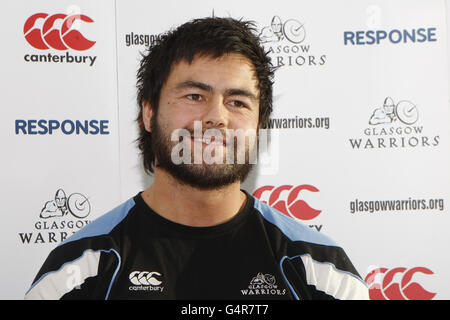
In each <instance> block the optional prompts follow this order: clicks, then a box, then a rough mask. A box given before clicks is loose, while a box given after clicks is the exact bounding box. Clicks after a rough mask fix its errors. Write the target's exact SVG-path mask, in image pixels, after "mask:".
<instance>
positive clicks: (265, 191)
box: [253, 184, 322, 220]
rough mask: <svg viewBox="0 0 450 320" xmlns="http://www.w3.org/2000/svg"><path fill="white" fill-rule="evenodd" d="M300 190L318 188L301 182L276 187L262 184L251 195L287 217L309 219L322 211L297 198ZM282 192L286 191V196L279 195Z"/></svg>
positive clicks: (314, 189) (311, 190) (316, 190)
mask: <svg viewBox="0 0 450 320" xmlns="http://www.w3.org/2000/svg"><path fill="white" fill-rule="evenodd" d="M302 190H307V191H310V192H319V189H317V188H316V187H314V186H311V185H308V184H302V185H300V186H297V187H294V186H291V185H283V186H280V187H277V188H276V187H274V186H263V187H261V188H258V189H257V190H256V191H255V192H254V193H253V196H254V197H256V198H258V199H260V200H261V201H262V202H264V203H267V204H268V205H269V206H271V207H272V208H275V209H277V210H278V211H281V212H282V213H284V214H285V215H287V216H289V217H292V218H297V219H301V220H311V219H313V218H315V217H317V216H318V215H319V214H320V213H321V212H322V211H321V210H316V209H313V208H311V207H310V206H309V205H308V204H307V203H306V202H305V201H304V200H301V199H299V193H300V191H302ZM283 192H287V193H288V195H287V197H280V196H281V193H283ZM263 198H264V199H263ZM265 199H267V201H266V200H265Z"/></svg>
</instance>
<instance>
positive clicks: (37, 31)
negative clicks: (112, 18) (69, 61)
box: [23, 13, 95, 51]
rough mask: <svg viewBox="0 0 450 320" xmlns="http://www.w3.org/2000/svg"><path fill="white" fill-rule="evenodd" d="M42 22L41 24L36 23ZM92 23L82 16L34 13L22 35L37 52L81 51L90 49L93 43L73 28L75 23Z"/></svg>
mask: <svg viewBox="0 0 450 320" xmlns="http://www.w3.org/2000/svg"><path fill="white" fill-rule="evenodd" d="M38 20H39V21H42V23H41V24H39V23H37V22H38ZM81 21H83V22H88V23H91V22H94V20H92V19H91V18H89V17H88V16H86V15H84V14H73V15H69V16H68V15H65V14H62V13H57V14H54V15H50V16H49V15H48V14H47V13H36V14H34V15H32V16H31V17H29V18H28V19H27V21H25V24H24V26H23V34H24V35H25V39H26V40H27V41H28V43H29V44H30V45H32V46H33V47H34V48H36V49H39V50H47V49H49V48H53V49H56V50H68V49H69V48H70V49H73V50H77V51H83V50H87V49H89V48H91V47H92V46H93V45H94V44H95V41H91V40H88V39H86V38H85V37H84V36H83V35H82V34H81V32H80V31H78V30H77V29H76V28H75V23H80V22H81Z"/></svg>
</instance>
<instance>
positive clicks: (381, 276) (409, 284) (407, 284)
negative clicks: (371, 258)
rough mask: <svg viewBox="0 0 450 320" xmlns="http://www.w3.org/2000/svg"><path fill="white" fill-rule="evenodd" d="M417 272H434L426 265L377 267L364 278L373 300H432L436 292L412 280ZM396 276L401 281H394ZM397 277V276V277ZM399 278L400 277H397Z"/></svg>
mask: <svg viewBox="0 0 450 320" xmlns="http://www.w3.org/2000/svg"><path fill="white" fill-rule="evenodd" d="M416 273H423V274H428V275H429V274H433V271H431V270H430V269H427V268H424V267H415V268H411V269H406V268H393V269H386V268H377V269H374V270H372V271H371V272H370V273H369V274H368V275H367V276H366V279H365V280H364V281H365V282H366V283H367V284H368V285H369V296H370V299H371V300H431V299H433V298H434V296H435V295H436V293H432V292H428V291H426V290H425V289H424V288H422V286H421V285H420V284H418V283H417V282H414V281H412V277H413V276H414V274H416ZM394 276H397V277H399V278H401V281H400V282H398V281H394ZM397 277H396V278H397ZM397 279H398V278H397Z"/></svg>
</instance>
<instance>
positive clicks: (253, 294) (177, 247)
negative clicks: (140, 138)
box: [25, 193, 369, 300]
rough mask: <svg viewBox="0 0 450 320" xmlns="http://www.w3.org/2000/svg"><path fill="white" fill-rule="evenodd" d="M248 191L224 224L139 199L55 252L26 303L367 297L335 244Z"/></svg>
mask: <svg viewBox="0 0 450 320" xmlns="http://www.w3.org/2000/svg"><path fill="white" fill-rule="evenodd" d="M246 194H247V201H246V204H245V206H244V207H243V208H242V209H241V210H240V212H238V213H237V214H236V215H235V216H234V217H233V219H231V220H230V221H227V222H225V223H223V224H220V225H216V226H212V227H191V226H186V225H182V224H178V223H175V222H173V221H170V220H167V219H165V218H164V217H162V216H161V215H159V214H157V213H156V212H154V211H153V210H152V209H151V208H150V207H149V205H148V204H147V203H146V202H144V200H143V198H142V196H141V194H140V193H139V194H137V195H136V196H135V197H133V198H131V199H129V200H128V201H126V202H124V203H123V204H121V205H120V206H118V207H117V208H115V209H113V210H111V211H110V212H108V213H106V214H105V215H103V216H101V217H100V218H98V219H97V220H95V221H94V222H92V223H90V224H89V225H87V226H86V227H84V228H83V229H82V230H80V231H79V232H77V233H76V234H74V235H73V236H72V237H70V238H68V239H67V240H66V241H65V242H63V243H62V244H60V245H59V246H58V247H56V248H55V249H54V250H53V251H52V252H51V253H50V254H49V256H48V258H47V260H46V261H45V263H44V264H43V266H42V267H41V269H40V271H39V272H38V274H37V275H36V278H35V279H34V281H33V284H32V285H31V288H30V289H29V290H28V291H27V293H26V295H25V298H26V299H207V300H211V299H218V300H222V299H236V300H237V299H251V300H264V299H270V300H275V299H283V300H286V299H289V300H292V299H300V300H302V299H368V298H369V294H368V288H367V285H366V284H365V283H364V281H363V280H362V279H361V277H360V276H359V274H358V272H357V271H356V270H355V268H354V266H353V265H352V263H351V261H350V259H349V258H348V257H347V255H346V253H345V252H344V250H343V249H342V248H341V247H339V246H338V245H337V244H336V243H335V242H334V241H333V240H331V239H330V238H329V237H327V236H325V235H324V234H322V233H319V232H317V231H313V230H312V229H310V228H309V227H307V226H305V225H303V224H302V223H300V222H298V221H296V220H294V219H292V218H289V217H287V216H286V215H284V214H282V213H281V212H279V211H277V210H275V209H273V208H272V207H270V206H268V205H266V204H265V203H263V202H261V201H260V200H258V199H256V198H254V197H252V196H251V195H249V194H248V193H246ZM218 205H220V204H218Z"/></svg>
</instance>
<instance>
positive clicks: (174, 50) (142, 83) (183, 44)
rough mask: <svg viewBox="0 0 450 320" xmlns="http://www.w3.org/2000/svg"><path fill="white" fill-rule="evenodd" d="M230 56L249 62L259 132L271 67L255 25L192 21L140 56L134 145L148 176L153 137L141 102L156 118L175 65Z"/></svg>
mask: <svg viewBox="0 0 450 320" xmlns="http://www.w3.org/2000/svg"><path fill="white" fill-rule="evenodd" d="M229 53H238V54H241V55H243V56H245V57H246V58H248V59H249V60H250V61H251V62H252V64H253V67H254V71H255V75H256V78H257V81H258V89H259V101H260V102H259V120H258V124H259V127H260V128H261V127H263V126H264V125H265V124H266V123H267V121H268V119H269V116H270V114H271V112H272V84H273V77H274V67H273V66H272V64H271V62H270V58H269V56H268V54H267V53H266V52H265V51H264V49H263V47H262V46H261V44H260V42H259V39H258V36H257V30H256V25H255V23H254V22H251V21H242V20H236V19H233V18H218V17H209V18H202V19H194V20H191V21H189V22H187V23H185V24H183V25H181V26H179V27H178V28H176V29H175V30H171V31H168V32H166V33H164V34H161V35H160V36H159V38H158V40H157V41H156V42H155V43H154V44H152V45H151V46H150V47H149V48H148V51H147V53H146V54H143V55H142V60H141V62H140V66H139V69H138V72H137V103H138V106H139V113H138V117H137V122H138V124H139V136H138V139H137V143H138V147H139V149H140V151H141V155H142V157H143V162H144V163H143V164H144V168H145V170H146V171H147V173H153V172H154V170H153V166H154V160H155V155H154V152H153V150H152V143H151V138H152V135H151V133H150V132H148V131H146V130H145V128H144V125H143V120H142V109H143V102H144V101H147V102H148V103H150V105H151V106H152V108H153V113H154V115H156V114H157V111H158V105H159V99H160V93H161V88H162V87H163V85H164V83H165V81H166V80H167V78H168V77H169V74H170V71H171V68H172V66H173V65H174V64H176V63H177V62H179V61H182V60H185V61H187V62H188V63H191V62H192V61H193V59H194V58H195V56H197V55H200V56H211V57H213V58H219V57H221V56H223V55H225V54H229Z"/></svg>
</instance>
